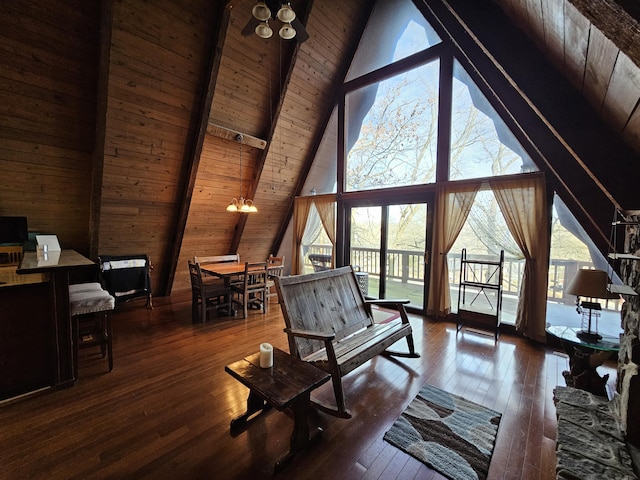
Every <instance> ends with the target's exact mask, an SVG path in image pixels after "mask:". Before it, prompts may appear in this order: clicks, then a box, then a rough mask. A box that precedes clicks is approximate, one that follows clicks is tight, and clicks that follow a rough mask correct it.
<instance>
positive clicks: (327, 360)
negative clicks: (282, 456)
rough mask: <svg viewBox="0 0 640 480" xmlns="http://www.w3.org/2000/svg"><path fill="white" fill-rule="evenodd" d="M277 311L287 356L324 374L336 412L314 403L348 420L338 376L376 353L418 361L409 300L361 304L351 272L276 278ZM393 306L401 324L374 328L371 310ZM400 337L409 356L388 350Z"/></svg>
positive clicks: (339, 271)
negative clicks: (281, 318)
mask: <svg viewBox="0 0 640 480" xmlns="http://www.w3.org/2000/svg"><path fill="white" fill-rule="evenodd" d="M276 286H277V289H278V295H279V297H280V306H281V308H282V313H283V315H284V320H285V323H286V327H287V328H285V332H286V333H287V335H288V338H289V351H290V353H291V354H292V355H294V356H296V357H298V358H299V359H301V360H304V361H306V362H310V363H312V364H313V365H315V366H316V367H318V368H320V369H322V370H324V371H326V372H329V373H330V374H331V379H332V381H333V389H334V393H335V397H336V407H333V406H329V405H326V404H323V403H320V402H318V401H317V400H314V401H313V402H314V404H315V406H316V407H317V408H319V409H320V410H322V411H324V412H327V413H330V414H332V415H335V416H337V417H341V418H351V413H350V412H349V410H347V408H346V403H345V397H344V389H343V386H342V377H343V376H344V375H346V374H347V373H349V372H351V371H353V370H354V369H356V368H357V367H359V366H360V365H362V364H363V363H364V362H366V361H367V360H370V359H372V358H373V357H375V356H376V355H378V354H381V353H384V354H388V355H396V356H401V357H413V358H415V357H419V356H420V355H418V354H417V353H416V352H415V347H414V343H413V335H412V330H411V324H410V323H409V319H408V317H407V313H406V311H405V308H404V305H405V304H406V303H409V300H389V299H386V300H365V298H364V296H363V294H362V291H361V290H360V287H359V285H358V281H357V279H356V276H355V273H354V271H353V269H352V268H351V267H350V266H349V267H341V268H337V269H334V270H325V271H321V272H316V273H310V274H308V275H296V276H290V277H279V278H276ZM373 304H375V305H384V306H391V307H396V308H397V309H398V310H399V312H400V319H396V320H392V321H390V322H388V323H381V324H376V323H375V322H374V321H373V316H372V312H371V305H373ZM401 338H406V339H407V345H408V348H409V352H407V353H402V352H393V351H389V350H387V348H388V347H390V346H391V345H392V344H394V343H395V342H397V341H398V340H400V339H401Z"/></svg>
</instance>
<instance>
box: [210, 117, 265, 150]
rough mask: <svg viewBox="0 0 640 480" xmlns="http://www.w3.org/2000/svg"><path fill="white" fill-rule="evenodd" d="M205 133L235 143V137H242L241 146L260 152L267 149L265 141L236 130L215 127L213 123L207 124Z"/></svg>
mask: <svg viewBox="0 0 640 480" xmlns="http://www.w3.org/2000/svg"><path fill="white" fill-rule="evenodd" d="M207 133H208V134H209V135H213V136H215V137H220V138H224V139H225V140H233V141H236V137H237V136H238V135H242V137H243V139H242V143H243V144H245V145H249V146H250V147H255V148H259V149H260V150H264V149H265V148H267V141H266V140H262V139H261V138H258V137H253V136H251V135H249V134H248V133H243V132H238V131H237V130H233V129H231V128H227V127H223V126H222V125H216V124H215V123H213V122H209V124H208V126H207Z"/></svg>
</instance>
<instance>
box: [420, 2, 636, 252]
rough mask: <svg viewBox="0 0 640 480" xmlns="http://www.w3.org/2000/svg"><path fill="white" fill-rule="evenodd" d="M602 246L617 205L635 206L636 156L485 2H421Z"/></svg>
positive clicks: (602, 247)
mask: <svg viewBox="0 0 640 480" xmlns="http://www.w3.org/2000/svg"><path fill="white" fill-rule="evenodd" d="M421 5H422V8H423V11H424V12H425V14H426V15H427V16H428V17H430V18H428V19H429V21H432V22H433V23H435V24H436V25H434V27H435V26H437V27H438V28H439V29H443V30H444V31H443V33H442V35H445V36H447V37H451V38H453V39H454V42H455V44H456V45H457V48H459V51H460V56H461V57H462V58H465V59H466V60H465V62H466V63H467V64H468V65H470V64H472V65H473V67H472V68H471V67H468V68H471V69H472V70H473V76H474V77H475V80H476V82H477V83H478V84H479V85H481V88H483V87H484V88H483V89H484V91H485V95H487V97H488V98H489V100H490V101H491V102H492V104H494V107H496V109H497V110H498V111H499V113H500V114H501V115H502V116H503V118H507V119H509V121H508V122H507V123H508V124H509V126H510V128H511V129H512V130H513V131H514V133H515V134H516V136H517V137H518V139H519V140H520V141H521V143H523V145H524V146H525V148H527V149H528V150H529V153H530V154H531V156H532V158H534V160H535V161H536V163H537V164H538V165H539V167H540V168H541V169H543V170H544V171H545V172H546V173H547V175H548V178H549V180H550V182H551V184H552V186H553V187H554V188H555V189H556V190H557V191H558V193H559V195H560V196H561V198H562V199H563V200H564V201H565V203H567V205H568V206H569V208H570V209H571V210H572V212H573V213H574V214H575V215H576V217H577V218H578V220H579V222H580V223H581V224H582V225H583V227H584V228H585V229H586V230H587V232H588V233H589V235H590V236H591V237H592V238H593V239H594V241H595V243H596V245H598V247H599V248H600V250H601V251H603V252H606V251H607V250H608V248H609V246H608V240H609V236H610V226H611V225H610V222H611V219H612V216H613V212H614V207H615V206H619V207H621V208H624V209H633V208H637V204H638V195H637V194H636V187H635V186H636V185H637V184H638V182H639V181H640V169H639V168H638V165H639V156H638V154H637V153H636V152H635V151H634V150H633V149H632V148H631V147H630V146H629V145H628V144H627V143H625V140H624V139H623V138H622V135H621V134H622V132H616V131H614V129H612V128H611V126H610V125H609V124H607V123H606V122H605V121H604V120H603V118H602V117H601V116H600V115H599V114H598V112H597V111H596V110H594V109H593V108H592V107H591V106H590V105H589V104H588V103H587V101H586V99H585V97H584V96H583V95H582V93H581V92H580V91H578V90H577V89H576V88H575V87H573V86H572V85H571V84H570V83H569V82H568V80H567V77H566V76H563V75H562V74H561V73H560V72H559V71H558V70H557V69H556V68H554V67H553V66H552V64H551V62H550V60H549V59H548V58H547V57H545V55H544V54H543V53H542V52H541V50H540V49H538V48H536V46H535V45H534V44H533V43H532V42H531V41H530V40H529V39H528V38H527V37H526V36H525V35H524V34H523V33H522V31H521V30H519V29H518V27H516V26H515V24H514V23H513V22H511V21H510V20H509V19H508V17H506V15H505V13H504V11H502V10H501V8H500V7H499V6H498V5H497V4H496V3H493V2H491V1H489V0H478V1H474V2H465V1H463V0H448V1H447V0H443V1H430V2H422V3H421Z"/></svg>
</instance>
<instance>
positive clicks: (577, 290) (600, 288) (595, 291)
mask: <svg viewBox="0 0 640 480" xmlns="http://www.w3.org/2000/svg"><path fill="white" fill-rule="evenodd" d="M608 284H609V278H608V276H607V272H605V271H604V270H587V269H582V270H578V273H576V276H575V277H573V280H571V282H570V283H569V286H568V287H567V290H566V292H567V293H568V294H569V295H576V296H578V297H587V298H618V296H617V295H615V294H611V293H610V292H609V291H608V290H607V285H608Z"/></svg>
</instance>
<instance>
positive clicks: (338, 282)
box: [276, 266, 373, 358]
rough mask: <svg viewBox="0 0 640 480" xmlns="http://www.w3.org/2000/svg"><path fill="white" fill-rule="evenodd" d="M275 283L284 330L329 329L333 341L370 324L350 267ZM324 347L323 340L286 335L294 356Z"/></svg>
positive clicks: (369, 317) (303, 354)
mask: <svg viewBox="0 0 640 480" xmlns="http://www.w3.org/2000/svg"><path fill="white" fill-rule="evenodd" d="M276 286H277V288H278V294H279V296H280V307H281V308H282V313H283V316H284V320H285V324H286V326H287V328H288V329H295V330H313V331H316V332H326V333H331V332H333V333H335V340H336V341H339V340H341V339H343V338H345V337H347V336H349V335H351V334H353V333H355V332H357V331H358V330H360V329H363V328H367V327H370V326H371V325H372V324H373V317H372V316H371V312H370V309H369V308H367V306H366V305H365V299H364V296H363V295H362V290H360V286H359V285H358V281H357V279H356V276H355V274H354V272H353V269H352V268H351V267H350V266H347V267H341V268H336V269H333V270H324V271H322V272H316V273H309V274H306V275H294V276H289V277H279V278H277V279H276ZM337 325H339V326H340V328H339V329H338V328H336V326H337ZM324 347H325V344H324V342H321V341H318V340H310V339H307V338H299V337H298V338H295V340H294V339H293V338H292V337H289V349H290V350H289V351H290V352H291V354H294V355H296V356H297V357H298V358H304V357H307V356H308V355H311V354H312V353H314V352H317V351H318V350H321V349H323V348H324Z"/></svg>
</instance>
